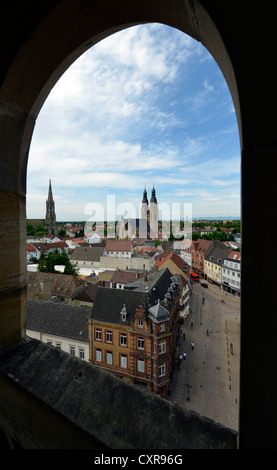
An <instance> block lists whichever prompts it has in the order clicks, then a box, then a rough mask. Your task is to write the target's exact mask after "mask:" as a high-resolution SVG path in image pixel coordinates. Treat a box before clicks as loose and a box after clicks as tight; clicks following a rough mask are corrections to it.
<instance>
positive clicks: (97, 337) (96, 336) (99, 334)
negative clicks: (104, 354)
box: [95, 328, 102, 341]
mask: <svg viewBox="0 0 277 470" xmlns="http://www.w3.org/2000/svg"><path fill="white" fill-rule="evenodd" d="M101 333H102V332H101V330H98V329H97V328H96V329H95V340H96V341H101V336H102V335H101Z"/></svg>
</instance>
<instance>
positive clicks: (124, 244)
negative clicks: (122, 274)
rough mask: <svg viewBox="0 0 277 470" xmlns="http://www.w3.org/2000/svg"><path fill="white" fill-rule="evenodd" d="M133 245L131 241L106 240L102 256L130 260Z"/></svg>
mask: <svg viewBox="0 0 277 470" xmlns="http://www.w3.org/2000/svg"><path fill="white" fill-rule="evenodd" d="M132 255H133V245H132V242H131V240H107V242H106V249H105V254H104V256H108V257H112V258H131V257H132Z"/></svg>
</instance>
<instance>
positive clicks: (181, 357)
mask: <svg viewBox="0 0 277 470" xmlns="http://www.w3.org/2000/svg"><path fill="white" fill-rule="evenodd" d="M182 359H183V356H182V354H180V364H181V362H182Z"/></svg>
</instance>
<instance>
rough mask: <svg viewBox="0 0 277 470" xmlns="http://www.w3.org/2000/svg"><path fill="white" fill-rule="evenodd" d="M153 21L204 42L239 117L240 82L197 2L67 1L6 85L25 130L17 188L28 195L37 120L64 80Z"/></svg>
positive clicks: (42, 26)
mask: <svg viewBox="0 0 277 470" xmlns="http://www.w3.org/2000/svg"><path fill="white" fill-rule="evenodd" d="M196 10H197V11H196ZM196 17H197V19H196ZM149 22H158V23H164V24H167V25H169V26H172V27H175V28H177V29H179V30H181V31H183V32H185V33H186V34H188V35H190V36H191V37H193V38H194V39H196V40H198V41H201V42H202V43H203V45H204V46H205V47H206V48H207V49H208V50H209V52H210V53H211V55H212V56H213V57H214V59H215V60H216V61H217V63H218V65H219V67H220V68H221V70H222V72H223V75H224V76H225V79H226V81H227V84H228V85H229V88H230V91H231V95H232V97H233V101H234V105H235V108H236V112H237V115H238V116H239V114H240V112H239V106H238V97H237V89H236V83H235V79H234V73H233V69H232V65H231V62H230V60H229V57H228V54H227V51H226V50H225V47H224V44H223V42H222V40H221V38H220V35H219V33H218V31H217V29H216V27H215V25H214V24H213V22H212V20H211V19H210V17H209V15H208V14H207V12H206V11H205V10H204V8H203V7H202V6H201V4H200V3H198V2H197V1H195V2H191V1H189V0H187V1H183V0H182V1H181V0H173V1H171V2H168V1H166V0H161V1H160V2H159V5H158V6H157V2H156V1H155V0H149V1H147V2H146V1H145V2H144V1H143V2H141V1H137V0H136V1H133V2H132V6H131V7H130V2H128V1H127V0H117V2H111V1H109V0H103V1H101V2H98V1H97V2H93V3H92V2H90V1H86V0H84V1H82V2H81V4H80V2H77V1H76V0H70V1H66V2H65V1H61V2H59V3H58V4H57V5H56V6H55V7H54V8H52V9H51V10H50V11H49V12H48V13H47V14H46V15H45V16H44V17H43V19H42V20H41V21H40V22H39V23H38V24H37V25H36V27H35V28H34V30H33V31H32V35H30V37H29V38H28V39H27V40H26V41H25V43H24V44H23V45H22V47H21V49H20V50H19V51H18V53H17V55H16V56H15V58H14V61H13V63H12V64H11V66H10V68H9V70H8V72H7V74H6V76H5V80H4V81H3V83H2V86H1V91H0V100H1V102H2V103H3V106H5V104H6V105H7V109H6V112H7V113H12V114H16V116H15V118H17V119H19V120H20V125H21V129H20V133H19V132H18V131H17V136H16V140H15V142H14V143H15V145H16V146H17V148H13V149H10V151H11V150H12V152H13V153H17V157H18V159H19V168H18V170H19V175H18V176H17V188H14V189H17V190H19V192H21V193H24V194H25V191H26V187H25V181H26V165H27V159H28V150H29V145H30V140H31V136H32V132H33V128H34V125H35V121H36V118H37V115H38V113H39V111H40V109H41V107H42V105H43V103H44V102H45V100H46V98H47V96H48V94H49V92H50V91H51V89H52V88H53V86H54V85H55V83H56V82H57V81H58V79H59V78H60V77H61V75H62V74H63V73H64V72H65V71H66V70H67V68H68V67H69V66H70V65H71V64H72V63H73V62H74V61H75V60H76V59H77V58H78V57H79V56H80V55H81V54H83V53H84V52H85V51H86V50H87V49H89V48H90V47H91V46H93V45H94V44H96V43H97V42H99V41H100V40H101V39H104V38H105V37H107V36H109V35H111V34H113V33H115V32H117V31H120V30H122V29H124V28H127V27H130V26H133V25H136V24H142V23H149ZM202 23H203V25H204V27H202ZM200 31H201V34H200ZM239 123H240V120H239ZM14 158H16V155H14ZM15 177H16V175H14V178H13V180H14V185H15Z"/></svg>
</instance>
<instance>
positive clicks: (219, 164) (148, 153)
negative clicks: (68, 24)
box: [27, 23, 240, 221]
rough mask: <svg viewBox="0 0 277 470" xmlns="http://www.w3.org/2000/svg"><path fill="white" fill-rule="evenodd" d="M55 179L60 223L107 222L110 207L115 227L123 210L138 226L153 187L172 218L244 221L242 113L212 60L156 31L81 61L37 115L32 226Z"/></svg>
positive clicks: (97, 49)
mask: <svg viewBox="0 0 277 470" xmlns="http://www.w3.org/2000/svg"><path fill="white" fill-rule="evenodd" d="M50 179H51V183H52V190H53V196H54V200H55V208H56V217H57V221H62V220H71V221H85V220H88V219H89V218H90V216H91V215H93V214H96V212H97V210H98V209H99V208H101V210H100V209H99V210H100V212H99V213H101V214H102V213H104V216H103V217H104V220H106V219H107V218H109V217H107V215H108V214H109V212H108V210H109V209H108V208H107V203H108V206H109V205H110V204H111V201H112V202H113V207H114V209H113V212H114V213H115V220H118V219H120V217H121V215H124V216H126V215H127V213H126V212H124V211H125V210H126V207H127V208H128V207H131V208H132V210H133V208H135V210H136V215H137V217H139V216H140V204H141V201H142V196H143V191H144V188H146V190H147V193H148V199H150V197H151V190H152V187H153V185H154V187H155V190H156V196H157V200H158V204H159V207H162V206H163V205H164V206H167V207H169V209H170V214H171V218H172V219H174V218H175V217H177V218H178V216H181V217H186V215H187V208H190V210H191V213H190V215H189V216H191V217H192V218H201V217H210V218H216V217H223V218H225V217H226V218H231V217H239V216H240V144H239V133H238V126H237V120H236V114H235V110H234V106H233V102H232V98H231V95H230V92H229V89H228V86H227V84H226V81H225V79H224V77H223V75H222V72H221V71H220V69H219V67H218V65H217V64H216V62H215V60H214V59H213V58H212V56H211V55H210V54H209V52H208V51H207V50H206V49H205V48H204V46H203V45H202V44H201V43H199V42H197V41H195V40H194V39H192V38H191V37H190V36H187V35H186V34H184V33H183V32H181V31H178V30H176V29H174V28H171V27H168V26H165V25H161V24H155V23H154V24H145V25H140V26H134V27H131V28H128V29H125V30H123V31H121V32H119V33H116V34H113V35H112V36H109V37H108V38H106V39H104V40H102V41H101V42H99V43H97V44H96V45H95V46H93V47H92V48H91V49H89V50H88V51H87V52H85V53H84V54H83V55H82V56H81V57H80V58H79V59H77V60H76V61H75V62H74V64H73V65H72V66H71V67H70V68H69V69H68V70H67V71H66V72H65V73H64V75H63V76H62V77H61V78H60V79H59V81H58V82H57V84H56V85H55V87H54V88H53V89H52V91H51V92H50V94H49V96H48V98H47V100H46V101H45V103H44V106H43V107H42V109H41V111H40V113H39V116H38V119H37V123H36V126H35V130H34V134H33V139H32V143H31V148H30V154H29V161H28V169H27V217H28V218H44V217H45V208H46V206H45V202H46V198H47V194H48V186H49V180H50ZM128 205H129V206H128ZM94 210H95V211H96V212H93V211H94ZM101 211H102V212H101ZM122 211H123V212H124V213H122ZM111 213H112V212H111ZM96 218H97V217H96Z"/></svg>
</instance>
